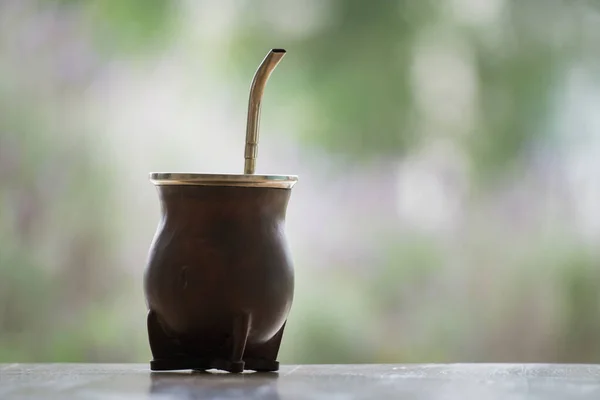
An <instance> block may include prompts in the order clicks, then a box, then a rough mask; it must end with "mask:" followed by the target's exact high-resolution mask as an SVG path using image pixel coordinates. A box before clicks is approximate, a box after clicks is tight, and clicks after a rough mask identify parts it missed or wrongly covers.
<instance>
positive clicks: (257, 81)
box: [150, 49, 298, 189]
mask: <svg viewBox="0 0 600 400" xmlns="http://www.w3.org/2000/svg"><path fill="white" fill-rule="evenodd" d="M285 54H286V51H285V50H284V49H272V50H271V51H269V53H268V54H267V56H266V57H265V58H264V59H263V61H262V62H261V63H260V65H259V67H258V69H257V70H256V73H255V74H254V78H253V79H252V85H251V87H250V99H249V101H248V120H247V123H246V146H245V148H244V174H197V173H171V172H152V173H150V181H151V182H152V183H153V184H155V185H159V186H160V185H196V186H244V187H267V188H280V189H291V188H292V187H293V186H294V185H295V184H296V182H297V181H298V177H297V176H295V175H255V174H254V171H255V170H256V157H257V155H258V132H259V122H260V108H261V102H262V97H263V93H264V90H265V86H266V84H267V81H268V80H269V77H270V76H271V73H272V72H273V70H274V69H275V67H277V64H279V62H280V61H281V59H282V58H283V56H284V55H285Z"/></svg>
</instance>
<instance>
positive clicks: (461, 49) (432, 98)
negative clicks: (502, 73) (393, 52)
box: [411, 30, 478, 133]
mask: <svg viewBox="0 0 600 400" xmlns="http://www.w3.org/2000/svg"><path fill="white" fill-rule="evenodd" d="M411 67H412V71H411V72H412V73H411V75H412V88H413V94H414V96H415V99H416V102H417V105H418V107H419V109H420V110H421V112H422V116H423V117H424V118H425V119H427V120H431V121H432V122H435V123H436V125H442V126H445V127H447V130H448V133H453V132H466V131H468V130H469V128H470V126H471V124H472V122H473V119H474V114H475V105H476V100H477V99H476V97H477V90H478V77H477V74H476V71H475V68H474V63H473V57H472V52H471V48H470V47H469V46H468V45H466V44H465V43H464V41H462V40H461V39H460V38H458V37H455V36H453V35H452V34H450V33H449V32H446V31H435V30H434V31H427V32H425V33H424V34H423V35H422V36H421V38H420V39H419V40H417V42H416V45H415V48H414V59H413V64H412V66H411Z"/></svg>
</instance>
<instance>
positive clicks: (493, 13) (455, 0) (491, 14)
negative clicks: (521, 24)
mask: <svg viewBox="0 0 600 400" xmlns="http://www.w3.org/2000/svg"><path fill="white" fill-rule="evenodd" d="M449 5H450V10H451V12H452V14H453V15H454V17H455V18H456V19H457V20H458V21H460V22H463V23H465V24H468V25H471V26H477V27H482V28H486V27H489V26H490V25H493V24H496V23H498V22H499V21H500V19H501V16H502V12H503V9H504V0H451V1H450V4H449Z"/></svg>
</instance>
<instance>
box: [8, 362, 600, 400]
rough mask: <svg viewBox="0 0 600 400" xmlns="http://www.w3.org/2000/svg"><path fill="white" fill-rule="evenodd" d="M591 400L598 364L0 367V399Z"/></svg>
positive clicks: (598, 387)
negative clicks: (265, 369)
mask: <svg viewBox="0 0 600 400" xmlns="http://www.w3.org/2000/svg"><path fill="white" fill-rule="evenodd" d="M38 398H39V399H110V400H118V399H132V400H135V399H283V400H285V399H299V400H301V399H317V400H318V399H335V400H346V399H348V400H349V399H444V400H449V399H482V400H487V399H490V400H493V399H599V400H600V365H545V364H408V365H291V366H283V367H282V368H281V371H279V373H270V374H257V373H244V374H241V375H233V374H227V373H219V372H214V373H213V372H206V373H200V372H162V373H153V372H150V371H149V369H148V366H147V365H145V364H0V399H3V400H11V399H38Z"/></svg>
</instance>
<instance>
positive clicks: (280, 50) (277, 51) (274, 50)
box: [271, 49, 286, 53]
mask: <svg viewBox="0 0 600 400" xmlns="http://www.w3.org/2000/svg"><path fill="white" fill-rule="evenodd" d="M271 52H272V53H285V52H286V51H285V49H271Z"/></svg>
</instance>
